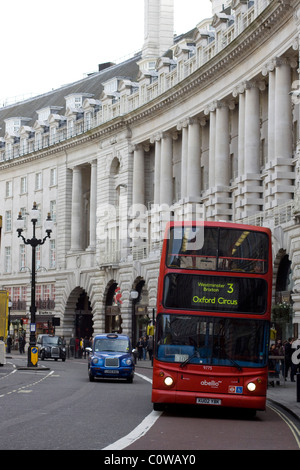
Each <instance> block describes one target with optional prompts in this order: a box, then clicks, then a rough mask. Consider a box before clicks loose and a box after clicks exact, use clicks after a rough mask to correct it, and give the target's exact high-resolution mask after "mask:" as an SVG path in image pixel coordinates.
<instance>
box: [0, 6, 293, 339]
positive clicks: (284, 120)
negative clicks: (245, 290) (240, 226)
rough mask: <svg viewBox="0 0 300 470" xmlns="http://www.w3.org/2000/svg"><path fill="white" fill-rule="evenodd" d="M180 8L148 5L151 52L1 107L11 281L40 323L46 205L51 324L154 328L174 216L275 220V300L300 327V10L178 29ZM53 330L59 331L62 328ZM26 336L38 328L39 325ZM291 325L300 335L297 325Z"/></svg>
mask: <svg viewBox="0 0 300 470" xmlns="http://www.w3.org/2000/svg"><path fill="white" fill-rule="evenodd" d="M173 15H174V5H173V0H145V38H144V45H143V48H142V51H141V52H140V53H138V54H136V55H135V56H134V57H132V58H131V59H129V60H127V61H125V62H123V63H121V64H111V63H108V64H102V65H101V66H99V70H98V72H96V73H94V74H92V75H89V76H88V77H86V78H85V79H83V80H80V81H78V82H75V83H73V84H70V85H67V86H65V87H62V88H60V89H58V90H54V91H51V92H49V93H46V94H44V95H40V96H37V97H34V98H31V99H29V100H26V101H23V102H19V103H14V104H12V105H9V106H5V107H3V108H0V127H1V130H0V201H1V205H0V215H1V216H2V232H1V246H0V285H1V286H2V287H3V288H6V289H8V290H9V292H10V296H11V301H12V309H11V321H12V325H14V326H13V328H16V329H19V327H20V324H21V323H23V328H25V326H24V325H26V324H27V323H28V319H29V314H28V312H29V305H30V271H31V269H32V267H31V266H30V259H31V255H30V247H27V246H25V245H24V244H23V243H22V240H21V239H20V238H18V237H17V233H16V229H15V221H16V219H17V216H18V213H19V212H21V214H22V215H23V216H24V218H25V222H26V225H25V231H24V236H25V237H26V238H30V237H31V230H32V227H31V222H30V220H29V216H28V213H29V211H30V209H31V207H32V205H33V203H34V202H36V204H37V206H38V208H39V209H40V214H41V217H40V219H39V220H38V222H37V236H38V237H40V238H43V236H44V229H43V221H44V220H45V219H46V217H47V213H48V212H50V213H51V216H52V219H53V221H54V229H53V232H52V234H51V239H50V240H47V241H46V243H45V244H44V245H43V246H41V247H39V248H38V249H37V256H36V272H37V295H36V298H37V311H38V312H37V325H38V330H39V331H46V330H47V329H48V328H49V326H50V324H51V322H52V319H53V317H55V318H57V319H59V322H58V323H59V326H56V332H58V333H60V334H62V335H64V336H65V337H66V338H70V337H71V336H91V334H93V333H99V332H104V331H121V330H122V331H123V333H127V334H130V335H131V334H133V337H134V338H137V336H138V335H140V334H142V333H144V332H145V331H146V326H147V325H148V324H149V323H150V322H151V320H152V318H153V314H154V310H155V305H156V289H157V277H158V268H159V258H160V247H161V239H162V233H163V230H164V224H165V221H166V220H168V219H170V218H171V219H172V218H182V217H186V218H192V217H193V218H194V217H198V218H201V219H203V220H226V221H232V222H241V223H251V224H254V225H264V226H269V227H270V228H271V229H272V234H273V257H274V259H273V263H274V295H273V298H274V304H275V303H276V304H284V305H286V304H288V305H293V318H292V319H291V321H290V322H289V325H288V323H287V324H285V325H284V326H280V328H281V331H280V333H281V335H282V336H283V338H282V339H286V337H287V335H291V334H295V335H297V334H298V332H300V328H299V324H300V269H299V261H300V225H299V222H300V220H299V217H300V199H299V196H300V173H299V172H300V170H299V168H300V160H299V149H300V142H299V126H300V122H299V99H300V91H299V95H298V91H297V90H299V89H300V87H299V70H298V67H299V33H300V1H299V0H289V1H288V0H281V1H280V2H278V1H275V0H251V1H248V0H232V1H227V2H224V1H223V2H220V1H218V0H212V17H211V18H209V19H201V18H200V19H199V23H198V24H196V25H195V28H194V29H193V30H191V31H189V32H188V33H186V34H182V35H180V36H177V37H175V39H174V35H173V30H174V27H173ZM49 322H50V323H49ZM27 328H28V327H27ZM292 328H293V330H292Z"/></svg>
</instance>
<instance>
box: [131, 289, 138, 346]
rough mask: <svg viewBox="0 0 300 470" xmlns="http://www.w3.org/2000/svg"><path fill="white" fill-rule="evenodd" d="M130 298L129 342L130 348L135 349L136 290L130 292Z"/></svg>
mask: <svg viewBox="0 0 300 470" xmlns="http://www.w3.org/2000/svg"><path fill="white" fill-rule="evenodd" d="M130 297H131V300H132V310H131V330H132V332H131V341H132V347H133V348H135V347H136V320H135V306H136V303H137V301H138V297H139V293H138V291H137V290H132V291H131V292H130Z"/></svg>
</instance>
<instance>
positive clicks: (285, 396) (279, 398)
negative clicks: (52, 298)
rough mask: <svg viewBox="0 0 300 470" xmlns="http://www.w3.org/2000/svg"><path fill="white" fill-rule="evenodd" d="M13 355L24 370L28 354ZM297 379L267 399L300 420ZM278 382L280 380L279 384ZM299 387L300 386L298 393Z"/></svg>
mask: <svg viewBox="0 0 300 470" xmlns="http://www.w3.org/2000/svg"><path fill="white" fill-rule="evenodd" d="M12 357H14V358H19V359H20V364H19V365H18V368H19V369H21V368H22V369H23V370H24V369H26V368H27V367H26V364H27V354H23V355H20V354H18V353H17V352H15V351H14V352H13V353H12V354H7V355H6V360H9V359H10V358H12ZM67 360H68V359H67ZM71 360H72V359H71ZM48 365H49V364H45V363H44V362H43V363H41V362H40V361H39V363H38V367H42V368H43V369H45V368H48V367H47V366H48ZM27 369H28V368H27ZM136 369H137V370H138V369H152V362H151V361H150V360H137V361H136ZM34 370H36V368H34ZM295 380H296V381H295V382H291V381H290V379H289V378H288V379H287V380H286V381H285V380H284V379H283V377H282V376H280V378H279V380H278V379H275V380H274V383H275V384H274V387H272V386H268V390H267V399H268V400H269V401H270V402H273V403H274V404H277V405H279V406H281V407H282V408H284V409H285V410H287V411H289V412H290V413H291V414H292V415H294V417H295V418H297V419H298V420H299V421H300V401H299V402H298V401H297V395H298V396H299V397H300V374H299V375H298V377H297V376H296V377H295ZM297 380H298V384H297ZM276 382H279V384H277V383H276ZM297 387H298V388H299V391H298V393H297Z"/></svg>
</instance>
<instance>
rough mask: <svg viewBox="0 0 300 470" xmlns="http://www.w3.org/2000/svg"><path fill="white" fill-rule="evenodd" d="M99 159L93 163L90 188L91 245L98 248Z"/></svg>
mask: <svg viewBox="0 0 300 470" xmlns="http://www.w3.org/2000/svg"><path fill="white" fill-rule="evenodd" d="M96 213H97V160H93V161H92V163H91V188H90V245H89V248H90V249H92V250H94V249H95V248H96V223H97V214H96Z"/></svg>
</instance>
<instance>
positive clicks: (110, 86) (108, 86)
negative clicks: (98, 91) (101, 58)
mask: <svg viewBox="0 0 300 470" xmlns="http://www.w3.org/2000/svg"><path fill="white" fill-rule="evenodd" d="M117 90H118V80H117V79H116V78H113V79H112V80H109V81H108V82H106V83H105V84H104V93H105V94H106V95H110V94H111V93H114V92H115V91H117Z"/></svg>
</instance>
